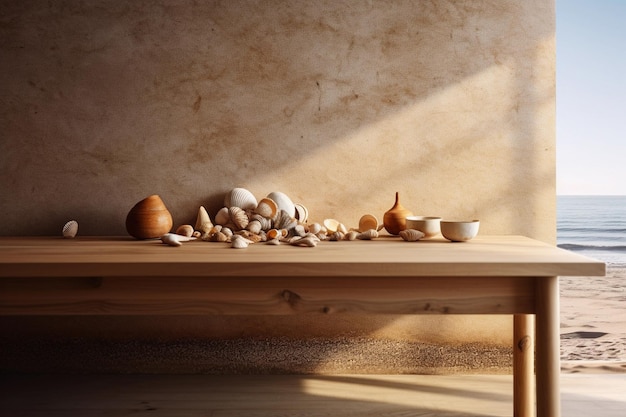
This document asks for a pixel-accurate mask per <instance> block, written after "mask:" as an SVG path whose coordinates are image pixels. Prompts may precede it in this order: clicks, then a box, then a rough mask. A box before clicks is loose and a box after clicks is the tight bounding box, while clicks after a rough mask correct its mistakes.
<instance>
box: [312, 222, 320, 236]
mask: <svg viewBox="0 0 626 417" xmlns="http://www.w3.org/2000/svg"><path fill="white" fill-rule="evenodd" d="M321 230H322V225H321V224H319V223H311V224H310V225H309V232H311V233H313V234H314V235H316V234H318V233H319V232H320V231H321Z"/></svg>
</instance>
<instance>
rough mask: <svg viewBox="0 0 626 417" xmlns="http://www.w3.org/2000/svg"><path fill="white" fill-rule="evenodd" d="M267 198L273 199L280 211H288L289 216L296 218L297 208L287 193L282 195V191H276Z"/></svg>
mask: <svg viewBox="0 0 626 417" xmlns="http://www.w3.org/2000/svg"><path fill="white" fill-rule="evenodd" d="M267 198H271V199H272V200H274V202H275V203H276V205H277V206H278V210H284V211H286V212H287V213H288V214H289V216H291V217H293V218H295V217H296V206H295V205H294V204H293V201H291V199H290V198H289V197H288V196H287V194H285V193H281V192H280V191H274V192H271V193H269V194H268V195H267Z"/></svg>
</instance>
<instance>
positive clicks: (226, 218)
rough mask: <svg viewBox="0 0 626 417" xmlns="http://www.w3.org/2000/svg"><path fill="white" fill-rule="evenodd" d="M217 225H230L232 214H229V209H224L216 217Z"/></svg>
mask: <svg viewBox="0 0 626 417" xmlns="http://www.w3.org/2000/svg"><path fill="white" fill-rule="evenodd" d="M215 223H216V224H220V225H222V226H225V225H227V224H228V223H230V213H229V212H228V207H222V208H221V209H220V210H219V211H218V212H217V214H216V215H215Z"/></svg>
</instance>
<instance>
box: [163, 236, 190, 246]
mask: <svg viewBox="0 0 626 417" xmlns="http://www.w3.org/2000/svg"><path fill="white" fill-rule="evenodd" d="M190 240H195V237H188V236H183V235H179V234H176V233H166V234H164V235H163V236H161V242H163V243H166V244H168V245H170V246H182V243H181V242H189V241H190Z"/></svg>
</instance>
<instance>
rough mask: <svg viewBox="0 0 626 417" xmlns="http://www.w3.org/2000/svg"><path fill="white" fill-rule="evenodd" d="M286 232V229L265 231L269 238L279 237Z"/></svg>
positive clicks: (283, 235)
mask: <svg viewBox="0 0 626 417" xmlns="http://www.w3.org/2000/svg"><path fill="white" fill-rule="evenodd" d="M287 234H288V231H287V229H270V230H268V231H267V237H268V238H270V239H281V238H283V237H286V236H287Z"/></svg>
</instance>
